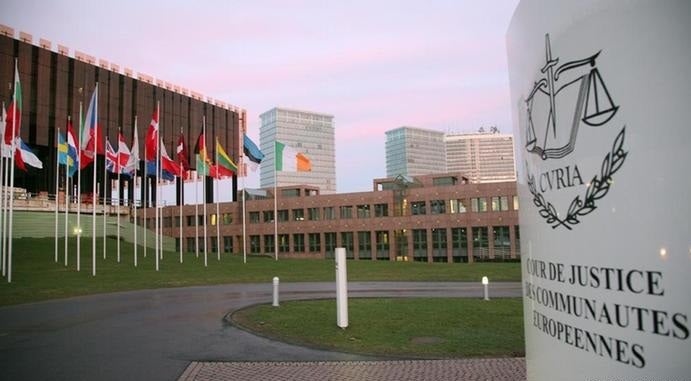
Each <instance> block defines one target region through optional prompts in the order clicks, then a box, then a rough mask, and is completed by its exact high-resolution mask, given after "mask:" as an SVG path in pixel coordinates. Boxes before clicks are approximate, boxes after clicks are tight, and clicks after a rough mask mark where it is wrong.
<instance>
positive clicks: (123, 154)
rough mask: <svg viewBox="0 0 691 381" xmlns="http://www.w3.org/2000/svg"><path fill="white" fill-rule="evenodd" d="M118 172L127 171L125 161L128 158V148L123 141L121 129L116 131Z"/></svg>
mask: <svg viewBox="0 0 691 381" xmlns="http://www.w3.org/2000/svg"><path fill="white" fill-rule="evenodd" d="M117 155H118V173H122V174H128V173H127V163H128V162H129V160H130V155H131V152H130V148H129V147H127V143H125V135H123V134H122V130H120V131H118V152H117Z"/></svg>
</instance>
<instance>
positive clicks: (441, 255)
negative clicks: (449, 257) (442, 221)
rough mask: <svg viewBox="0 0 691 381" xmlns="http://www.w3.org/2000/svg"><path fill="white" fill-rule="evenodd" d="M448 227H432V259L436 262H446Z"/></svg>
mask: <svg viewBox="0 0 691 381" xmlns="http://www.w3.org/2000/svg"><path fill="white" fill-rule="evenodd" d="M446 246H447V238H446V229H445V228H439V229H432V260H433V261H434V262H446Z"/></svg>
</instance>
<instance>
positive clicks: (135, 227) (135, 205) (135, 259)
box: [132, 115, 146, 267]
mask: <svg viewBox="0 0 691 381" xmlns="http://www.w3.org/2000/svg"><path fill="white" fill-rule="evenodd" d="M133 135H134V137H133V138H132V140H133V141H134V142H136V144H137V156H139V138H138V137H137V116H136V115H135V116H134V134H133ZM145 149H146V148H145ZM144 159H146V156H144ZM137 167H139V157H137V162H136V163H135V165H134V173H133V175H132V180H133V181H132V182H133V184H134V190H133V191H132V209H134V267H137V228H138V227H139V224H138V222H137ZM144 167H146V166H144Z"/></svg>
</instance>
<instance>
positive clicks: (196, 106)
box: [0, 25, 245, 200]
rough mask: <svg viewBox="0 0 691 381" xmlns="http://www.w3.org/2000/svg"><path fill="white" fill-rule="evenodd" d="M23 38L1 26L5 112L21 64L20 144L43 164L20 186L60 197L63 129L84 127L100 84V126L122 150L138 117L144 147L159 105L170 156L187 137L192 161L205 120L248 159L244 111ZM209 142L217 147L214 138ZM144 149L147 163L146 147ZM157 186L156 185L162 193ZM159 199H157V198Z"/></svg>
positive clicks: (231, 150)
mask: <svg viewBox="0 0 691 381" xmlns="http://www.w3.org/2000/svg"><path fill="white" fill-rule="evenodd" d="M18 37H19V38H18V39H16V38H15V31H14V30H12V29H11V28H9V27H6V26H2V25H0V84H1V86H0V101H2V102H4V103H5V107H8V106H9V103H10V100H11V96H12V87H11V85H12V82H13V78H14V67H15V59H17V64H18V69H19V76H20V82H21V85H22V95H23V97H22V98H23V109H22V123H21V137H22V139H23V140H24V141H25V142H26V143H27V144H29V145H30V146H31V148H32V149H34V151H35V152H36V154H37V156H38V157H39V159H41V160H42V161H43V169H42V170H35V169H29V172H28V173H24V172H22V171H15V174H16V177H15V186H17V187H21V188H25V189H26V190H27V191H28V192H30V193H39V192H48V193H49V194H56V193H58V192H56V190H55V189H54V188H55V176H56V175H58V176H64V173H62V172H63V171H62V170H61V171H60V172H61V173H60V174H56V173H55V160H56V149H57V148H56V139H57V138H56V129H57V128H60V130H61V131H62V132H63V133H64V131H65V126H66V121H67V117H68V116H71V117H72V120H73V121H74V122H73V124H74V128H75V129H77V128H78V123H77V120H78V115H79V105H80V103H81V104H83V105H84V106H83V108H84V113H86V108H87V107H88V103H89V100H90V98H91V94H92V93H93V91H94V88H95V86H96V83H97V82H98V84H99V99H98V101H99V103H98V123H99V125H100V127H101V130H102V131H103V133H104V134H105V135H106V136H107V137H108V138H109V140H110V141H111V144H114V145H115V146H117V145H116V142H117V133H118V129H119V128H122V129H123V133H124V135H125V136H126V139H127V143H128V145H129V144H131V142H132V138H133V131H134V128H133V126H134V121H135V117H138V123H137V124H138V126H137V130H138V134H139V142H140V145H142V144H143V142H144V136H145V135H146V130H147V128H148V126H149V123H150V122H151V116H152V115H153V112H154V109H155V107H156V103H157V102H160V120H159V126H160V136H161V137H162V138H163V141H164V143H165V144H166V145H167V146H168V149H167V151H168V152H170V153H171V154H174V153H175V150H174V146H175V145H176V143H177V140H178V136H179V135H180V133H181V132H182V133H183V134H184V136H185V139H186V140H187V145H188V148H189V151H190V155H193V153H192V152H193V149H194V145H195V143H196V139H197V137H198V136H199V133H200V132H201V130H202V118H203V117H206V126H207V136H209V137H212V138H213V137H217V138H218V139H219V141H220V142H221V144H222V145H223V147H225V150H226V152H228V154H229V155H230V156H231V157H232V158H233V160H236V162H237V161H238V159H239V156H240V155H241V154H242V128H244V125H245V120H244V118H245V111H244V110H242V109H239V108H236V107H234V106H231V105H228V104H225V103H223V102H220V101H214V100H212V99H209V98H205V97H204V96H202V95H201V94H198V93H195V92H193V91H190V90H188V89H185V88H181V87H180V86H177V85H174V84H171V83H169V82H165V81H162V80H157V79H154V78H153V77H151V76H149V75H146V74H142V73H137V74H136V77H135V73H134V72H133V71H132V70H131V69H128V68H121V67H120V66H118V65H116V64H113V63H110V62H107V61H104V60H98V62H97V59H96V58H94V57H92V56H89V55H88V54H84V53H81V52H78V51H77V52H75V53H74V57H71V56H70V52H69V49H68V48H67V47H64V46H61V45H58V46H57V51H53V46H52V44H51V42H50V41H47V40H44V39H40V40H39V44H38V45H35V44H34V41H33V37H32V36H31V35H29V34H27V33H23V32H22V33H19V36H18ZM7 84H9V85H10V86H9V87H8V86H7ZM207 141H212V140H211V139H209V138H207ZM208 147H209V149H210V155H211V156H213V155H214V152H213V150H214V149H215V148H214V145H213V144H208ZM139 149H140V156H141V157H142V158H143V152H144V151H143V147H141V146H140V148H139ZM190 162H191V163H193V162H194V161H193V160H192V161H190ZM103 165H104V158H103V156H99V159H98V164H97V166H96V168H97V175H98V180H97V181H98V182H99V184H100V192H99V194H101V195H103V194H104V189H103V188H104V187H103V184H101V183H103V181H102V179H103V171H104V168H103ZM93 168H94V166H93V165H91V166H89V167H88V168H86V169H85V170H84V171H82V176H81V180H82V189H83V190H85V189H88V191H83V193H87V192H88V193H90V192H91V189H92V186H91V184H92V178H93V177H92V176H93ZM142 169H143V166H142ZM123 183H124V182H123ZM60 184H64V181H62V180H61V181H60ZM153 184H154V183H153V182H152V185H151V186H155V185H153ZM61 186H62V185H61ZM105 188H106V189H105V192H107V193H106V197H110V195H109V193H110V187H105ZM127 189H129V190H130V194H129V195H128V198H129V199H130V200H132V199H133V194H132V192H133V191H134V186H131V184H130V186H128V187H127ZM143 189H145V188H144V187H142V191H143ZM207 189H208V192H207V195H206V196H207V199H209V200H211V199H212V195H213V182H212V181H209V182H208V186H207ZM235 192H236V189H233V193H234V194H235ZM155 194H156V192H152V196H153V197H155ZM141 198H142V199H144V197H141ZM178 200H179V197H178Z"/></svg>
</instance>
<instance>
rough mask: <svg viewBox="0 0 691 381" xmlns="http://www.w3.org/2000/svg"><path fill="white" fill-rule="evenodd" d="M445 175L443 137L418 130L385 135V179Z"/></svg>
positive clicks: (402, 130)
mask: <svg viewBox="0 0 691 381" xmlns="http://www.w3.org/2000/svg"><path fill="white" fill-rule="evenodd" d="M443 172H446V151H445V147H444V133H443V132H439V131H433V130H425V129H422V128H415V127H399V128H396V129H393V130H389V131H386V176H387V177H396V176H398V175H404V176H418V175H428V174H432V173H443Z"/></svg>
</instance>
